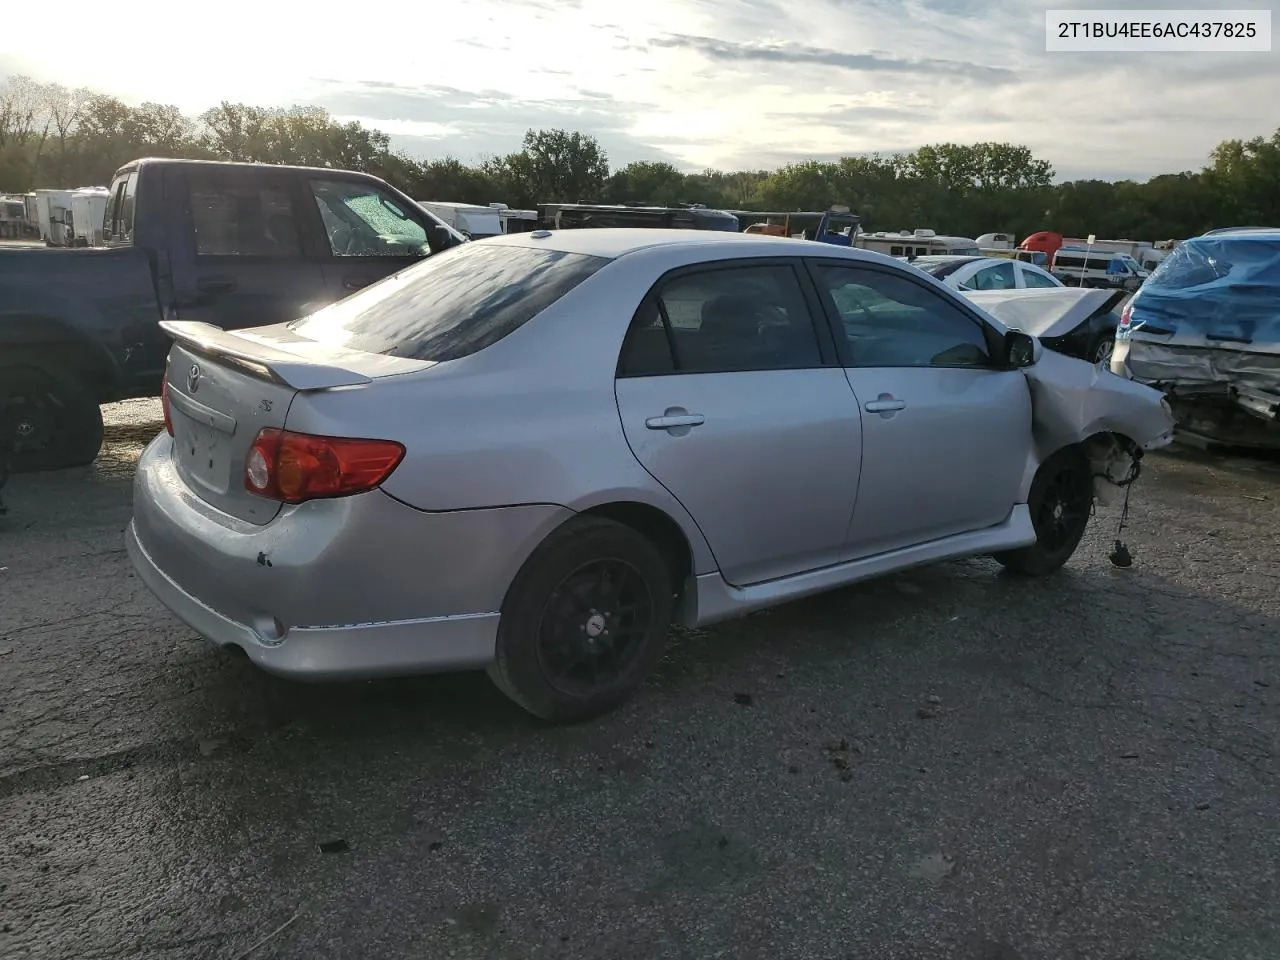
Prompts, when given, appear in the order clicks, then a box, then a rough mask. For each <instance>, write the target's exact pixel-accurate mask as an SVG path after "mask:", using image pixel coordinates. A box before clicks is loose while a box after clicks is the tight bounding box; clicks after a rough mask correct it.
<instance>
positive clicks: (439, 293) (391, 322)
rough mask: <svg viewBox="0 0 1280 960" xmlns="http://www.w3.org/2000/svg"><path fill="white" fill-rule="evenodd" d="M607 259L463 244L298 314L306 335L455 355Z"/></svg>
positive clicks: (334, 342)
mask: <svg viewBox="0 0 1280 960" xmlns="http://www.w3.org/2000/svg"><path fill="white" fill-rule="evenodd" d="M608 262H609V261H608V260H607V259H605V258H603V257H589V256H584V255H582V254H576V253H563V252H561V251H558V250H538V249H533V248H530V247H508V246H481V245H478V244H463V245H462V246H459V247H454V248H452V249H450V250H446V251H444V252H443V253H438V254H436V255H435V256H433V257H430V258H429V259H427V260H424V261H423V262H422V263H420V264H417V265H415V266H413V267H410V268H409V269H407V270H403V271H401V272H400V273H397V274H395V275H393V276H390V277H388V278H387V279H386V280H383V281H381V282H379V283H375V284H373V285H372V286H370V287H366V288H365V289H364V290H361V291H360V292H359V293H356V294H353V295H352V296H350V297H347V298H346V299H345V300H340V301H338V302H337V303H335V304H333V306H330V307H326V308H325V309H324V310H321V311H320V312H319V313H315V314H312V315H311V316H309V317H303V318H302V319H301V320H295V321H294V322H293V323H291V324H289V327H290V329H291V330H293V331H294V332H296V333H298V334H299V335H300V336H303V337H306V338H307V339H309V340H316V341H319V342H320V343H325V344H329V345H331V346H338V347H346V348H348V349H351V350H361V351H364V352H366V353H381V354H386V355H388V356H395V357H411V358H412V359H414V360H434V361H437V362H443V361H446V360H457V359H459V358H460V357H465V356H468V355H470V354H472V353H475V352H477V351H479V350H483V349H484V348H485V347H487V346H489V345H490V344H493V343H497V342H498V341H499V340H501V339H502V338H503V337H505V336H507V335H508V334H510V333H512V332H514V331H515V330H517V329H519V328H520V327H522V326H523V325H524V324H526V323H528V322H529V321H530V320H532V319H533V318H534V317H535V316H537V315H538V314H539V313H541V312H542V311H543V310H545V309H546V308H547V307H549V306H551V304H553V303H555V302H556V301H557V300H559V299H560V298H561V297H563V296H564V295H565V294H566V293H568V292H569V291H570V290H572V289H573V288H574V287H576V286H577V285H578V284H580V283H582V281H584V280H586V279H587V278H588V277H590V276H591V275H592V274H594V273H595V272H596V271H597V270H599V269H600V268H601V267H603V266H604V265H605V264H607V263H608Z"/></svg>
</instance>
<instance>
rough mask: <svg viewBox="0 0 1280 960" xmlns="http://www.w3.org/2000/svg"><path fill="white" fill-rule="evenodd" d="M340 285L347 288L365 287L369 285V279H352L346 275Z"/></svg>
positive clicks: (357, 288)
mask: <svg viewBox="0 0 1280 960" xmlns="http://www.w3.org/2000/svg"><path fill="white" fill-rule="evenodd" d="M342 285H343V287H345V288H346V289H348V290H359V289H361V288H362V287H367V286H368V285H369V281H368V280H353V279H352V278H351V277H347V279H345V280H343V281H342Z"/></svg>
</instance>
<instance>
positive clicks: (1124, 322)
mask: <svg viewBox="0 0 1280 960" xmlns="http://www.w3.org/2000/svg"><path fill="white" fill-rule="evenodd" d="M1132 319H1133V300H1130V301H1129V302H1128V303H1126V304H1125V305H1124V309H1123V310H1121V311H1120V326H1122V327H1127V326H1128V325H1129V322H1130V321H1131V320H1132Z"/></svg>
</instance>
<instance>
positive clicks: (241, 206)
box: [126, 172, 302, 258]
mask: <svg viewBox="0 0 1280 960" xmlns="http://www.w3.org/2000/svg"><path fill="white" fill-rule="evenodd" d="M126 200H127V196H126ZM190 200H191V220H192V225H193V226H194V228H195V237H196V256H197V257H272V258H281V257H301V256H302V241H301V239H300V238H299V234H298V219H297V216H296V215H295V211H294V207H293V200H292V197H291V196H290V194H289V191H288V189H287V188H286V187H285V186H284V185H277V184H271V183H263V182H254V181H253V180H250V179H249V178H246V177H243V176H237V175H235V174H233V173H230V172H226V173H221V172H211V173H202V174H198V175H196V176H193V177H192V179H191V182H190Z"/></svg>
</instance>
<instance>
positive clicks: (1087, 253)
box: [1049, 247, 1147, 290]
mask: <svg viewBox="0 0 1280 960" xmlns="http://www.w3.org/2000/svg"><path fill="white" fill-rule="evenodd" d="M1049 272H1050V273H1052V274H1053V275H1054V276H1055V277H1057V278H1058V279H1059V280H1061V281H1062V282H1063V283H1065V284H1067V285H1068V286H1072V287H1112V288H1120V289H1124V290H1137V289H1138V287H1140V286H1142V281H1143V280H1145V279H1146V278H1147V271H1146V270H1144V269H1142V266H1141V264H1139V263H1138V261H1136V260H1134V259H1133V257H1131V256H1129V255H1128V254H1127V253H1112V252H1110V251H1107V250H1082V249H1079V248H1073V247H1062V248H1060V249H1059V250H1058V251H1057V252H1056V253H1055V254H1054V255H1053V265H1052V266H1051V267H1050V268H1049Z"/></svg>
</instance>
